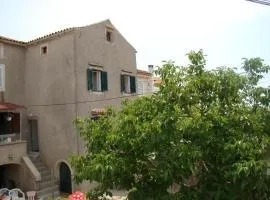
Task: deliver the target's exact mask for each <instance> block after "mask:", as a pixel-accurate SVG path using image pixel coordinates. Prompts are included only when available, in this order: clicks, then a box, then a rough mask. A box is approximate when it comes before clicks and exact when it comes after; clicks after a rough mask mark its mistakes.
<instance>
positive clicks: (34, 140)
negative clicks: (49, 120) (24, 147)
mask: <svg viewBox="0 0 270 200" xmlns="http://www.w3.org/2000/svg"><path fill="white" fill-rule="evenodd" d="M29 126H30V127H29V128H30V140H31V143H30V145H31V151H32V152H39V146H38V123H37V120H36V119H31V120H29Z"/></svg>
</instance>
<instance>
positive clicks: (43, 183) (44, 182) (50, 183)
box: [39, 180, 57, 189]
mask: <svg viewBox="0 0 270 200" xmlns="http://www.w3.org/2000/svg"><path fill="white" fill-rule="evenodd" d="M51 186H57V181H56V180H42V181H40V183H39V187H40V189H45V188H48V187H51Z"/></svg>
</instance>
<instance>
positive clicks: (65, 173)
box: [59, 162, 72, 194]
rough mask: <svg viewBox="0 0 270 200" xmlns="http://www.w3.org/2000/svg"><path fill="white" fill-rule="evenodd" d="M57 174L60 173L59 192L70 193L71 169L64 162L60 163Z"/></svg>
mask: <svg viewBox="0 0 270 200" xmlns="http://www.w3.org/2000/svg"><path fill="white" fill-rule="evenodd" d="M59 175H60V192H61V193H67V194H71V193H72V181H71V171H70V169H69V167H68V165H67V164H66V163H64V162H61V163H60V167H59Z"/></svg>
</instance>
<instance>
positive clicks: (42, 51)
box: [41, 45, 48, 55]
mask: <svg viewBox="0 0 270 200" xmlns="http://www.w3.org/2000/svg"><path fill="white" fill-rule="evenodd" d="M47 54H48V46H47V45H45V46H42V47H41V55H47Z"/></svg>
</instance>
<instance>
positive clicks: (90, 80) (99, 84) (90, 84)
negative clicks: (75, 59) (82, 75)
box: [87, 68, 108, 92]
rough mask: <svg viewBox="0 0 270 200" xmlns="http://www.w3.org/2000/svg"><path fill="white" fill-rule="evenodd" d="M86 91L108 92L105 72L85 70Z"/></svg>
mask: <svg viewBox="0 0 270 200" xmlns="http://www.w3.org/2000/svg"><path fill="white" fill-rule="evenodd" d="M87 89H88V90H89V91H95V92H104V91H108V77H107V72H105V71H101V70H97V69H91V68H88V69H87Z"/></svg>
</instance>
